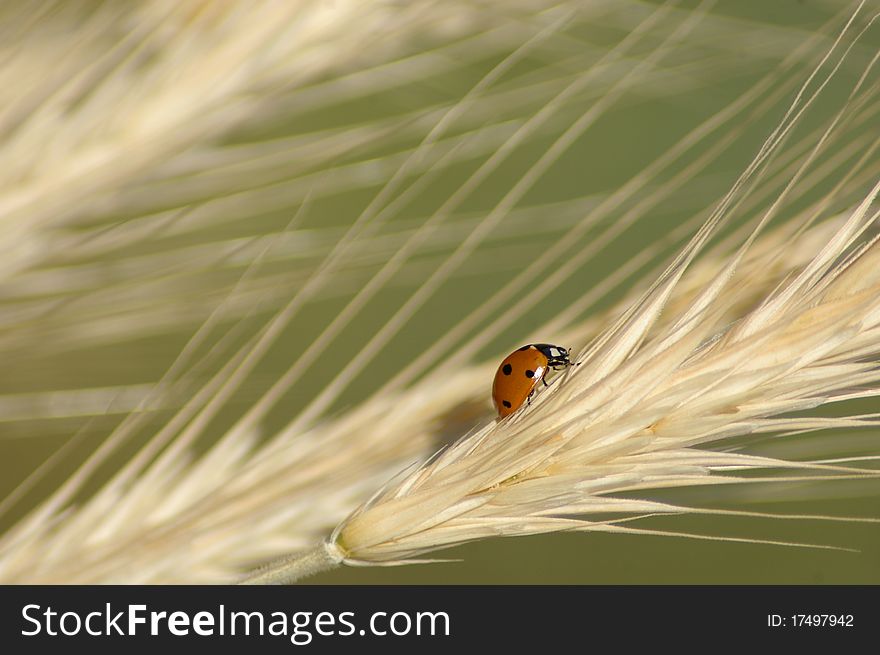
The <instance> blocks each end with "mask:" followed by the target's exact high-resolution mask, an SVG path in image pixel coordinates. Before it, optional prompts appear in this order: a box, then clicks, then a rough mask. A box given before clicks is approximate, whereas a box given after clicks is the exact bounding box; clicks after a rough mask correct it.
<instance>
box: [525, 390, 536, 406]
mask: <svg viewBox="0 0 880 655" xmlns="http://www.w3.org/2000/svg"><path fill="white" fill-rule="evenodd" d="M534 395H535V390H534V389H532V390H531V391H530V392H529V396H528V398H526V405H531V404H532V396H534Z"/></svg>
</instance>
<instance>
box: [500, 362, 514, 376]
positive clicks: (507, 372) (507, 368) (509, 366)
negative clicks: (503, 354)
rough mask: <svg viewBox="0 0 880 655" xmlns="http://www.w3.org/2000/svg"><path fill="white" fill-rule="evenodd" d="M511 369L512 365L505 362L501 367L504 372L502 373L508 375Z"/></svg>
mask: <svg viewBox="0 0 880 655" xmlns="http://www.w3.org/2000/svg"><path fill="white" fill-rule="evenodd" d="M512 371H513V367H512V366H511V365H510V364H505V365H504V366H503V367H502V369H501V372H502V373H504V375H510V374H511V372H512Z"/></svg>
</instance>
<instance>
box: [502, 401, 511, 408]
mask: <svg viewBox="0 0 880 655" xmlns="http://www.w3.org/2000/svg"><path fill="white" fill-rule="evenodd" d="M501 404H502V405H504V406H505V407H510V401H509V400H502V401H501Z"/></svg>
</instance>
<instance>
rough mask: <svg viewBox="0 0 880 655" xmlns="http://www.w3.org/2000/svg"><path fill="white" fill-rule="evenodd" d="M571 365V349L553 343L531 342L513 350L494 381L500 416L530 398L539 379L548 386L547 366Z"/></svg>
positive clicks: (493, 398) (500, 367)
mask: <svg viewBox="0 0 880 655" xmlns="http://www.w3.org/2000/svg"><path fill="white" fill-rule="evenodd" d="M567 366H571V357H570V351H569V350H568V349H567V348H563V347H561V346H554V345H553V344H550V343H530V344H528V345H527V346H523V347H522V348H519V349H518V350H514V351H513V352H512V353H510V354H509V355H508V356H507V357H505V358H504V361H503V362H501V365H500V366H499V367H498V371H497V372H496V373H495V381H494V382H493V383H492V401H493V402H494V403H495V409H497V410H498V416H500V417H501V418H504V417H505V416H507V415H508V414H512V413H513V412H515V411H516V410H518V409H519V408H520V407H522V404H523V403H524V402H527V401H529V400H531V397H532V394H534V393H535V388H536V387H537V386H538V381H539V380H540V381H541V382H543V383H544V386H545V387H546V386H548V385H547V381H546V380H545V379H544V376H545V375H546V374H547V369H551V368H552V369H553V370H559V369H561V368H565V367H567Z"/></svg>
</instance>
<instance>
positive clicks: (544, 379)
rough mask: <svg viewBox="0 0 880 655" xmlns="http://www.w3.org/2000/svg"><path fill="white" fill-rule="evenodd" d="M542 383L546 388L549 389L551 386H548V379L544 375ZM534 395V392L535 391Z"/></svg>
mask: <svg viewBox="0 0 880 655" xmlns="http://www.w3.org/2000/svg"><path fill="white" fill-rule="evenodd" d="M541 382H543V383H544V386H545V387H549V386H550V385H549V384H547V378H546V377H545V376H543V375H542V376H541ZM532 393H534V391H533V392H532Z"/></svg>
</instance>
